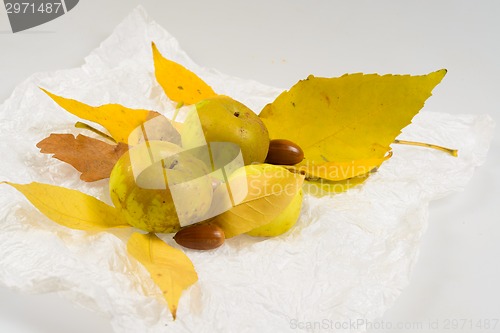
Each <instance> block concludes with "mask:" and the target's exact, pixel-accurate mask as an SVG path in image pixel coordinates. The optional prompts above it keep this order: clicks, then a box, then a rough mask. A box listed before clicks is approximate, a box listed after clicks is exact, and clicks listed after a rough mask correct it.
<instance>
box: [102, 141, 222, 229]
mask: <svg viewBox="0 0 500 333" xmlns="http://www.w3.org/2000/svg"><path fill="white" fill-rule="evenodd" d="M208 174H209V169H208V168H207V166H206V164H205V163H203V162H201V161H200V160H198V159H197V158H195V157H193V156H192V155H191V154H189V153H188V152H185V151H184V150H183V149H182V148H181V147H179V146H177V145H175V144H173V143H170V142H166V141H146V142H144V143H142V144H139V145H137V146H135V147H133V148H131V149H130V150H129V151H128V152H127V153H125V154H124V155H123V156H122V157H121V158H120V159H119V160H118V162H117V163H116V165H115V167H114V168H113V170H112V172H111V176H110V182H109V186H110V195H111V200H112V201H113V204H114V205H115V207H117V209H118V210H119V211H120V213H121V214H122V216H123V218H124V219H125V220H126V221H127V222H128V223H129V224H130V225H132V226H134V227H136V228H139V229H142V230H145V231H148V232H160V233H166V232H175V231H177V230H179V229H180V227H181V225H187V224H191V223H195V222H198V221H201V220H202V219H203V218H204V215H205V213H206V212H207V211H208V210H209V208H210V206H211V203H212V196H213V190H212V180H211V178H210V177H209V176H208Z"/></svg>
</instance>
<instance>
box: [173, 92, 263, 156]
mask: <svg viewBox="0 0 500 333" xmlns="http://www.w3.org/2000/svg"><path fill="white" fill-rule="evenodd" d="M181 140H182V145H183V148H185V149H191V148H195V147H199V146H203V145H206V144H207V143H211V142H231V143H233V144H235V146H236V147H237V148H239V149H241V154H242V155H243V161H244V164H245V165H249V164H252V163H262V162H264V160H265V159H266V156H267V151H268V149H269V133H268V131H267V128H266V126H265V125H264V123H263V122H262V120H260V118H259V117H258V116H257V115H256V114H255V113H254V112H253V111H252V110H250V109H249V108H248V107H246V106H245V105H243V104H242V103H240V102H238V101H236V100H234V99H232V98H230V97H227V96H217V97H214V98H209V99H205V100H202V101H200V102H198V103H197V104H195V106H194V108H193V110H191V112H189V113H188V115H187V116H186V120H185V121H184V125H183V126H182V133H181ZM239 149H238V150H239ZM229 150H230V149H229ZM219 152H220V153H221V154H226V155H234V152H233V151H227V150H219ZM212 157H213V159H214V160H216V161H224V160H228V159H229V160H231V158H228V157H227V156H212Z"/></svg>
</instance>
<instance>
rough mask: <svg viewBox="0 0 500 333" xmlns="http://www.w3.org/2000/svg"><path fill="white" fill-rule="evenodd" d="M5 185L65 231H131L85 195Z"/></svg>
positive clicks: (35, 185)
mask: <svg viewBox="0 0 500 333" xmlns="http://www.w3.org/2000/svg"><path fill="white" fill-rule="evenodd" d="M4 183H5V184H8V185H10V186H12V187H14V188H15V189H17V190H18V191H19V192H21V193H22V194H24V196H25V197H26V199H28V200H29V201H30V202H31V203H32V204H33V206H35V207H36V208H37V209H38V210H39V211H40V212H41V213H43V214H44V215H45V216H47V217H48V218H49V219H51V220H52V221H54V222H56V223H58V224H60V225H63V226H65V227H68V228H72V229H78V230H87V231H102V230H105V229H109V228H116V227H129V225H128V224H127V223H126V222H125V221H123V220H122V219H121V218H120V216H119V214H118V211H117V210H116V209H115V208H114V207H112V206H109V205H107V204H105V203H104V202H102V201H100V200H98V199H96V198H94V197H92V196H90V195H87V194H85V193H82V192H79V191H76V190H72V189H67V188H64V187H59V186H54V185H49V184H42V183H36V182H33V183H30V184H15V183H10V182H4Z"/></svg>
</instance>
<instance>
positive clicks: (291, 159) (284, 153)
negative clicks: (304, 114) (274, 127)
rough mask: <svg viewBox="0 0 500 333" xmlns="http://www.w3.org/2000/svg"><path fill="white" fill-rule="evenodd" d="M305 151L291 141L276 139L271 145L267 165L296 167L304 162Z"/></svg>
mask: <svg viewBox="0 0 500 333" xmlns="http://www.w3.org/2000/svg"><path fill="white" fill-rule="evenodd" d="M303 159H304V151H302V148H300V147H299V146H298V145H297V144H296V143H293V142H292V141H290V140H284V139H276V140H271V142H270V143H269V151H268V153H267V157H266V163H270V164H276V165H294V164H297V163H300V162H302V160H303Z"/></svg>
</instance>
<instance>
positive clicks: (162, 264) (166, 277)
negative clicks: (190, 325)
mask: <svg viewBox="0 0 500 333" xmlns="http://www.w3.org/2000/svg"><path fill="white" fill-rule="evenodd" d="M127 250H128V253H129V254H130V255H131V256H132V257H134V258H135V259H137V261H139V262H140V263H141V264H142V265H143V266H144V267H145V268H146V270H147V271H148V272H149V274H150V275H151V278H152V279H153V281H154V282H155V283H156V284H157V285H158V287H159V288H160V290H161V291H162V295H163V297H164V298H165V300H166V301H167V303H168V307H169V309H170V312H171V313H172V316H173V318H174V320H175V318H176V314H177V305H178V303H179V299H180V297H181V294H182V292H183V291H184V290H186V289H187V288H189V287H190V286H191V285H193V284H194V283H195V282H196V281H198V274H196V271H195V269H194V266H193V263H192V262H191V260H190V259H189V258H188V256H186V255H185V254H184V252H182V251H181V250H178V249H176V248H173V247H171V246H170V245H168V244H166V243H165V242H164V241H162V240H161V239H160V238H158V237H157V236H156V235H155V234H147V235H143V234H140V233H134V234H132V236H131V237H130V238H129V240H128V243H127Z"/></svg>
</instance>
